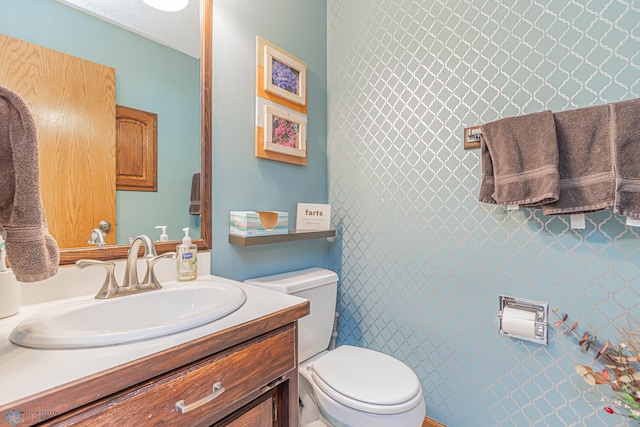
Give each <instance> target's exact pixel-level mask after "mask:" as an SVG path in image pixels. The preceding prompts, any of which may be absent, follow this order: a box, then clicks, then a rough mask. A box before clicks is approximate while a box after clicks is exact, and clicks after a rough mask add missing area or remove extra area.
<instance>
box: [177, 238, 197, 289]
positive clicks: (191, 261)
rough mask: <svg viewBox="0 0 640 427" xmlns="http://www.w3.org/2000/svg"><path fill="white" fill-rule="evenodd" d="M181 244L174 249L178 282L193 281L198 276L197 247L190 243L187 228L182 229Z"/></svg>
mask: <svg viewBox="0 0 640 427" xmlns="http://www.w3.org/2000/svg"><path fill="white" fill-rule="evenodd" d="M182 231H184V237H183V238H182V244H180V245H178V246H177V247H176V253H177V256H176V261H177V273H178V281H179V282H186V281H188V280H195V279H196V277H197V276H198V256H197V255H198V246H196V245H195V244H193V243H191V237H189V227H186V228H183V229H182Z"/></svg>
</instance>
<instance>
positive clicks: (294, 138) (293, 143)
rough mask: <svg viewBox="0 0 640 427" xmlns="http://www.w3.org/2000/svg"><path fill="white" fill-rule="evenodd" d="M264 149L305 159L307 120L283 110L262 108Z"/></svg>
mask: <svg viewBox="0 0 640 427" xmlns="http://www.w3.org/2000/svg"><path fill="white" fill-rule="evenodd" d="M264 124H265V132H264V149H265V150H267V151H274V152H277V153H283V154H288V155H290V156H297V157H307V119H306V117H305V116H303V115H300V114H295V113H293V112H288V111H285V110H283V109H280V108H277V107H272V106H270V105H265V106H264Z"/></svg>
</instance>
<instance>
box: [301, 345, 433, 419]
mask: <svg viewBox="0 0 640 427" xmlns="http://www.w3.org/2000/svg"><path fill="white" fill-rule="evenodd" d="M313 376H314V380H316V384H317V385H318V386H319V387H320V388H322V389H323V391H324V392H325V393H327V394H329V395H330V396H331V397H332V398H334V399H335V400H337V401H339V402H340V403H343V404H345V405H347V406H350V407H352V408H354V409H358V410H363V411H366V412H374V413H399V412H404V411H407V410H409V409H412V408H413V407H415V405H417V404H418V403H419V402H420V400H421V399H422V387H421V386H420V381H419V380H418V377H417V376H416V374H415V373H414V372H413V371H412V370H411V369H410V368H409V367H408V366H407V365H405V364H404V363H402V362H400V361H399V360H397V359H395V358H393V357H391V356H388V355H386V354H384V353H380V352H377V351H373V350H369V349H366V348H361V347H352V346H348V345H343V346H341V347H338V348H336V349H335V350H332V351H329V352H328V353H327V354H325V355H324V356H322V357H321V358H319V359H317V360H316V361H314V362H313Z"/></svg>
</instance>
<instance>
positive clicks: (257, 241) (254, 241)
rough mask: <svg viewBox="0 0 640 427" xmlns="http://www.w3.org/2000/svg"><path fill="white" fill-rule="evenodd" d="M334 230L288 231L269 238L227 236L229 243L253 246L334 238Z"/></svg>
mask: <svg viewBox="0 0 640 427" xmlns="http://www.w3.org/2000/svg"><path fill="white" fill-rule="evenodd" d="M335 235H336V230H326V231H307V230H304V231H302V230H301V231H298V230H289V233H288V234H274V235H271V236H251V237H244V236H238V235H235V234H229V243H231V244H233V245H239V246H255V245H266V244H269V243H282V242H295V241H298V240H310V239H322V238H326V237H335Z"/></svg>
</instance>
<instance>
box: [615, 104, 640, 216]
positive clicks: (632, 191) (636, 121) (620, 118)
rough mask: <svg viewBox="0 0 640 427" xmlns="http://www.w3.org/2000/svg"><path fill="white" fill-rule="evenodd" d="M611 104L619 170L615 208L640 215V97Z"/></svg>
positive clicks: (629, 213)
mask: <svg viewBox="0 0 640 427" xmlns="http://www.w3.org/2000/svg"><path fill="white" fill-rule="evenodd" d="M609 105H610V107H611V132H612V140H613V149H614V165H615V171H616V187H615V202H614V209H613V211H614V212H616V213H620V214H622V215H626V216H628V217H631V218H640V98H636V99H632V100H629V101H622V102H615V103H612V104H609Z"/></svg>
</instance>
